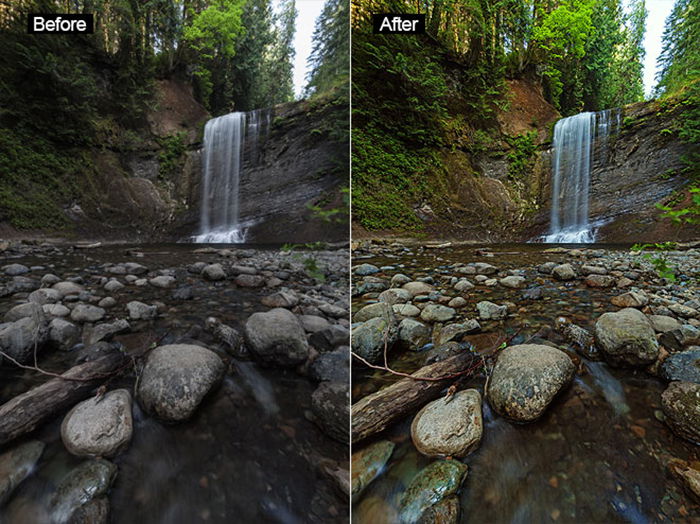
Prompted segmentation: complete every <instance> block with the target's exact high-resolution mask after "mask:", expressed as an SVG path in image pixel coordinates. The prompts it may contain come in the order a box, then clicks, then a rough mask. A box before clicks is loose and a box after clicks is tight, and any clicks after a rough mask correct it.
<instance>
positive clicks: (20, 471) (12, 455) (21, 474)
mask: <svg viewBox="0 0 700 524" xmlns="http://www.w3.org/2000/svg"><path fill="white" fill-rule="evenodd" d="M44 447H45V446H44V443H43V442H40V441H38V440H31V441H29V442H25V443H24V444H20V445H18V446H16V447H13V448H11V449H10V450H8V451H5V452H4V453H3V454H2V455H0V507H2V505H3V504H4V503H5V502H7V500H9V498H10V495H12V492H13V491H14V490H15V489H17V486H19V485H20V484H21V483H22V481H23V480H24V479H26V478H27V477H28V476H29V475H30V474H31V473H32V471H34V468H35V466H36V463H37V462H39V459H40V458H41V454H42V453H43V452H44Z"/></svg>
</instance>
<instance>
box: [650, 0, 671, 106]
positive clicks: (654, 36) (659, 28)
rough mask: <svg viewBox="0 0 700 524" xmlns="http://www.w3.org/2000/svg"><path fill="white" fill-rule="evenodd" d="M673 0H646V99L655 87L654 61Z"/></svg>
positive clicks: (658, 51)
mask: <svg viewBox="0 0 700 524" xmlns="http://www.w3.org/2000/svg"><path fill="white" fill-rule="evenodd" d="M673 4H674V0H647V1H646V6H647V11H648V12H649V14H648V15H647V32H646V34H645V35H644V49H645V50H646V55H645V56H644V93H645V94H646V96H647V98H649V97H650V96H651V91H652V90H653V89H654V86H656V60H657V59H658V58H659V55H660V54H661V47H662V45H663V44H662V41H661V37H662V36H663V34H664V25H665V23H666V18H668V15H670V14H671V11H672V10H673Z"/></svg>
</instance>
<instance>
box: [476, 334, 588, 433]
mask: <svg viewBox="0 0 700 524" xmlns="http://www.w3.org/2000/svg"><path fill="white" fill-rule="evenodd" d="M575 370H576V369H575V366H574V364H573V362H571V359H570V358H569V357H568V356H567V354H566V353H564V352H563V351H559V350H558V349H555V348H552V347H550V346H544V345H537V344H522V345H517V346H511V347H508V348H506V349H504V350H503V351H502V352H501V353H500V354H499V355H498V359H497V360H496V365H495V366H494V369H493V372H492V374H491V377H490V378H489V381H488V385H487V392H486V396H487V398H488V400H489V404H491V407H493V409H494V410H495V411H496V412H497V413H498V414H499V415H501V416H503V417H506V418H509V419H512V420H515V421H517V422H532V421H533V420H536V419H538V418H539V417H540V416H541V415H542V413H544V411H545V409H547V406H549V404H550V403H551V402H552V400H553V399H554V397H555V396H556V395H557V393H559V391H561V390H562V389H563V388H564V387H565V386H566V385H568V384H569V382H571V380H572V379H573V377H574V372H575Z"/></svg>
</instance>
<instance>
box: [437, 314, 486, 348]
mask: <svg viewBox="0 0 700 524" xmlns="http://www.w3.org/2000/svg"><path fill="white" fill-rule="evenodd" d="M480 330H481V325H480V324H479V322H477V321H476V320H474V319H471V320H466V321H465V322H462V323H459V324H448V325H447V326H445V327H443V328H442V329H441V330H440V332H439V333H438V334H437V336H436V337H435V341H434V342H435V345H436V346H442V345H443V344H447V343H448V342H450V341H452V340H458V339H460V338H461V337H463V336H464V335H467V334H469V333H476V332H477V331H480Z"/></svg>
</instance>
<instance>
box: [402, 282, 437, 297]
mask: <svg viewBox="0 0 700 524" xmlns="http://www.w3.org/2000/svg"><path fill="white" fill-rule="evenodd" d="M401 287H402V289H405V290H406V291H408V292H409V293H410V294H411V297H417V296H418V295H429V294H430V293H432V292H433V291H435V288H434V287H433V286H431V285H430V284H426V283H425V282H417V281H416V282H407V283H406V284H404V285H403V286H401Z"/></svg>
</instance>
